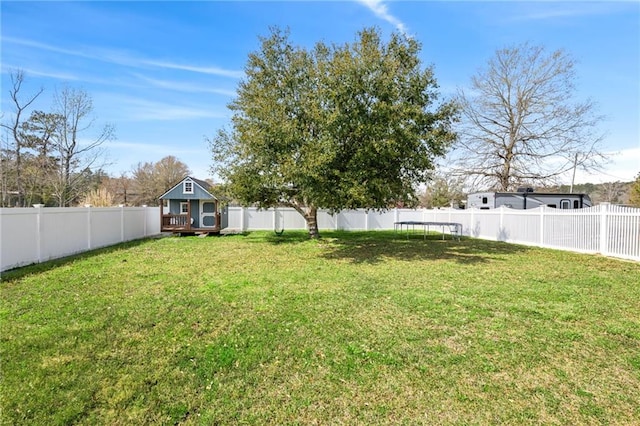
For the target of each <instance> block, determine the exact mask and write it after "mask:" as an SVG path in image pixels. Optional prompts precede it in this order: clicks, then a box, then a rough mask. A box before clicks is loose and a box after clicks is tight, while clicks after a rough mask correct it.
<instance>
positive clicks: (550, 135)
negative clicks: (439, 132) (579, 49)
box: [454, 44, 604, 191]
mask: <svg viewBox="0 0 640 426" xmlns="http://www.w3.org/2000/svg"><path fill="white" fill-rule="evenodd" d="M575 81H576V74H575V62H574V60H573V59H572V58H571V57H570V56H569V55H568V54H567V53H566V52H564V51H562V50H556V51H553V52H547V51H546V50H545V49H544V47H540V46H532V45H529V44H523V45H519V46H514V47H507V48H504V49H501V50H498V51H497V52H496V53H495V56H494V57H493V58H491V59H490V60H489V63H488V65H487V67H486V68H485V69H483V70H481V71H479V72H478V73H477V74H476V75H475V76H474V77H473V78H472V80H471V86H470V88H469V90H468V91H467V92H465V91H463V90H461V91H460V92H459V96H458V101H459V105H460V106H461V109H462V120H461V126H460V128H459V129H458V132H459V141H458V143H457V145H456V150H455V151H454V154H455V157H456V159H457V164H456V166H457V167H456V170H457V171H458V172H459V173H460V174H462V175H466V176H468V177H471V178H473V182H472V183H473V184H474V185H473V186H475V187H483V188H493V189H497V190H502V191H508V190H513V189H515V187H516V186H520V185H525V184H527V185H535V184H545V183H549V182H550V181H551V180H553V179H554V178H556V177H558V176H559V175H561V174H564V173H566V172H568V171H570V170H571V169H574V170H575V168H576V167H578V168H582V169H584V170H587V171H595V170H597V169H598V168H599V167H600V166H601V165H602V163H603V161H604V156H603V154H602V153H601V151H600V150H599V144H600V142H601V140H602V134H601V133H599V131H598V124H599V122H600V121H601V117H600V116H598V115H597V114H596V108H595V105H594V103H593V102H592V101H590V100H586V101H578V100H576V93H575Z"/></svg>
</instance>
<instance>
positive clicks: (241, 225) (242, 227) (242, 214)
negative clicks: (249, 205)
mask: <svg viewBox="0 0 640 426" xmlns="http://www.w3.org/2000/svg"><path fill="white" fill-rule="evenodd" d="M245 208H246V207H244V206H240V232H244V231H245V229H244V216H245V212H244V210H245Z"/></svg>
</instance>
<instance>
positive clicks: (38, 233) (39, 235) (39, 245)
mask: <svg viewBox="0 0 640 426" xmlns="http://www.w3.org/2000/svg"><path fill="white" fill-rule="evenodd" d="M42 206H43V204H38V205H37V207H36V208H37V209H38V215H37V219H36V224H37V226H38V229H37V230H36V249H37V250H38V263H40V262H42Z"/></svg>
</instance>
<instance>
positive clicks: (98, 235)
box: [0, 207, 160, 271]
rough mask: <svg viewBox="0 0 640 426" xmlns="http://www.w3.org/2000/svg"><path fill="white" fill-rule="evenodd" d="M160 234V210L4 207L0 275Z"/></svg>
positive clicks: (0, 227)
mask: <svg viewBox="0 0 640 426" xmlns="http://www.w3.org/2000/svg"><path fill="white" fill-rule="evenodd" d="M157 234H160V208H159V207H108V208H97V207H77V208H57V207H52V208H49V207H46V208H10V209H1V208H0V271H5V270H7V269H11V268H16V267H18V266H23V265H28V264H31V263H38V262H44V261H46V260H50V259H56V258H60V257H64V256H68V255H71V254H76V253H81V252H84V251H88V250H93V249H96V248H99V247H106V246H110V245H113V244H117V243H120V242H124V241H130V240H135V239H139V238H144V237H148V236H152V235H157Z"/></svg>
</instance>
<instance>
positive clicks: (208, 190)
mask: <svg viewBox="0 0 640 426" xmlns="http://www.w3.org/2000/svg"><path fill="white" fill-rule="evenodd" d="M187 180H190V181H192V182H193V184H194V185H196V186H198V187H200V189H201V190H202V191H204V192H205V193H206V194H207V195H208V196H209V197H210V198H215V199H218V197H216V196H215V195H213V194H212V193H211V190H212V189H213V187H212V185H211V184H210V183H209V182H207V181H204V180H201V179H196V178H194V177H191V176H185V177H184V178H182V179H181V180H180V181H179V182H178V183H176V184H175V185H173V186H172V187H171V188H170V189H169V190H168V191H166V192H165V193H164V194H162V195H161V196H160V197H158V199H160V200H164V199H168V198H170V197H169V195H170V194H171V192H172V191H173V190H174V189H176V188H177V187H178V186H180V185H181V184H182V183H183V182H185V181H187ZM194 192H195V191H194Z"/></svg>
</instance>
